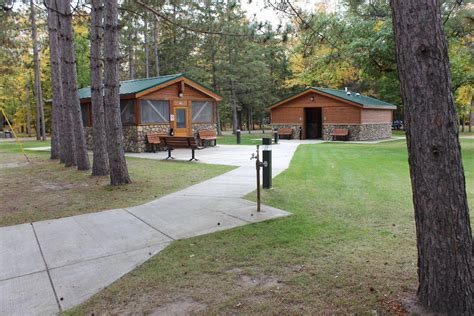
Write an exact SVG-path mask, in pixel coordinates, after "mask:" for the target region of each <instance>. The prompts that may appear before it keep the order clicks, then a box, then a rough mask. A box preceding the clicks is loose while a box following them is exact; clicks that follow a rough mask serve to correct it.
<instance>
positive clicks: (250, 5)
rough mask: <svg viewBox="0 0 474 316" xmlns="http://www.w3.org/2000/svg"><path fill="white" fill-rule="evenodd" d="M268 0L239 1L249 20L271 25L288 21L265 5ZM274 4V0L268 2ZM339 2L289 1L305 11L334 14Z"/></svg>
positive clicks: (328, 0) (325, 0) (317, 0)
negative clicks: (316, 10)
mask: <svg viewBox="0 0 474 316" xmlns="http://www.w3.org/2000/svg"><path fill="white" fill-rule="evenodd" d="M268 1H269V0H251V1H249V0H241V7H242V9H243V10H245V11H246V12H247V16H248V17H249V19H253V18H254V17H255V18H256V19H257V20H258V21H260V22H265V21H269V22H271V23H272V25H278V24H280V23H282V22H283V24H284V22H286V21H288V18H287V17H286V16H284V15H283V14H281V13H278V12H276V11H275V10H274V9H273V8H271V7H268V5H267V4H266V3H268ZM270 1H272V3H276V2H278V1H276V0H270ZM341 2H342V1H341V0H291V3H292V5H294V6H295V7H298V8H300V9H303V10H305V11H313V10H315V9H319V10H321V9H324V10H326V11H327V12H335V11H337V10H339V9H340V7H341Z"/></svg>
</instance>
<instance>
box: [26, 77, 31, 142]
mask: <svg viewBox="0 0 474 316" xmlns="http://www.w3.org/2000/svg"><path fill="white" fill-rule="evenodd" d="M25 107H26V129H27V131H26V133H27V134H28V136H31V112H30V87H29V86H28V84H26V104H25Z"/></svg>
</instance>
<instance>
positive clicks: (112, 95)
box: [104, 0, 131, 185]
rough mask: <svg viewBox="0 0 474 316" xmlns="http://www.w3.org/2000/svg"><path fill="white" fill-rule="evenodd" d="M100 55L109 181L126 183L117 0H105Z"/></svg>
mask: <svg viewBox="0 0 474 316" xmlns="http://www.w3.org/2000/svg"><path fill="white" fill-rule="evenodd" d="M104 9H105V19H104V27H105V32H104V57H105V64H104V70H105V75H104V76H105V80H104V89H105V94H104V95H105V98H104V108H105V125H106V130H107V152H108V156H109V167H110V184H111V185H122V184H127V183H130V182H131V181H130V177H129V175H128V169H127V162H126V160H125V153H124V147H123V132H122V122H121V118H120V98H119V69H118V68H119V58H120V57H119V43H118V35H119V33H118V32H119V25H118V11H117V0H105V7H104Z"/></svg>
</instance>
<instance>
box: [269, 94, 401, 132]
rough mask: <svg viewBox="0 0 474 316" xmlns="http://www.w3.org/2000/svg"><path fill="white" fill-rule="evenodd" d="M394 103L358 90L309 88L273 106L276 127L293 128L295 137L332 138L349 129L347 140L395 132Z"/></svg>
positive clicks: (272, 117)
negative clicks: (357, 91) (335, 131)
mask: <svg viewBox="0 0 474 316" xmlns="http://www.w3.org/2000/svg"><path fill="white" fill-rule="evenodd" d="M396 108H397V107H396V106H395V105H393V104H390V103H387V102H384V101H381V100H378V99H375V98H372V97H368V96H363V95H361V94H359V93H355V92H350V91H347V89H346V90H336V89H329V88H314V87H312V88H308V89H306V90H304V91H302V92H300V93H297V94H294V95H291V96H289V97H287V98H285V99H283V100H281V101H279V102H277V103H275V104H273V105H271V106H270V113H271V125H272V126H273V128H275V129H279V128H292V129H293V135H292V138H295V139H300V138H301V139H325V140H331V139H332V135H333V131H334V130H341V129H346V130H348V136H347V140H357V141H363V140H378V139H386V138H390V137H391V135H392V130H391V126H392V119H393V110H395V109H396Z"/></svg>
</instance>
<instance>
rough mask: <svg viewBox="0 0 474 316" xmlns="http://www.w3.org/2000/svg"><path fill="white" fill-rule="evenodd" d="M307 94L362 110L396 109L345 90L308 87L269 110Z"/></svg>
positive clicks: (390, 105) (391, 105)
mask: <svg viewBox="0 0 474 316" xmlns="http://www.w3.org/2000/svg"><path fill="white" fill-rule="evenodd" d="M308 92H316V93H319V94H324V95H328V96H331V97H335V98H337V99H340V100H343V101H348V103H351V104H354V103H355V104H356V105H359V106H361V107H362V108H378V109H387V110H395V109H396V108H397V106H396V105H394V104H391V103H387V102H384V101H382V100H379V99H376V98H372V97H369V96H364V95H362V94H360V95H356V92H351V94H350V95H348V94H347V92H346V91H345V90H337V89H330V88H319V87H310V88H307V89H305V90H303V91H301V92H299V93H297V94H293V95H291V96H289V97H287V98H285V99H283V100H280V101H278V102H277V103H274V104H273V105H271V106H270V109H273V108H275V107H277V106H280V105H282V104H284V103H286V102H287V101H290V100H292V99H295V98H297V97H300V96H302V95H304V94H306V93H308Z"/></svg>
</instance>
